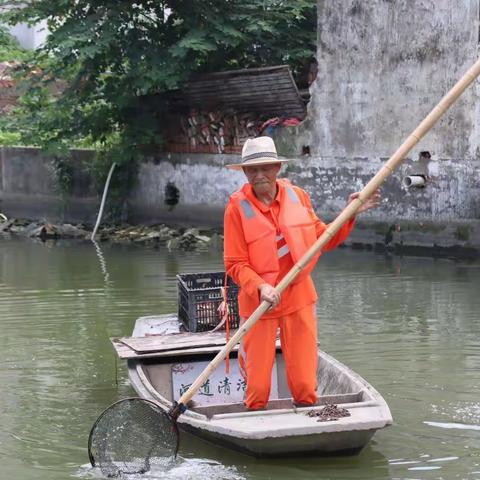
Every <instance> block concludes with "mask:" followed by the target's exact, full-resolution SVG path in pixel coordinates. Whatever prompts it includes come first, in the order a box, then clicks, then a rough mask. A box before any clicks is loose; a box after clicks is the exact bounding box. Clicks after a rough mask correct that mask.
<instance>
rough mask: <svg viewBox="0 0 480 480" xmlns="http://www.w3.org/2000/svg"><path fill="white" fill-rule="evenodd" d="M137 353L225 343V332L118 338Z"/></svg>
mask: <svg viewBox="0 0 480 480" xmlns="http://www.w3.org/2000/svg"><path fill="white" fill-rule="evenodd" d="M118 340H119V341H120V342H122V343H124V344H125V345H127V346H128V347H130V348H131V349H132V350H135V351H136V352H137V353H150V352H162V351H165V350H180V349H181V350H183V349H189V348H198V347H211V346H216V345H225V343H226V342H225V332H224V331H219V332H204V333H191V332H184V333H175V334H170V335H152V336H149V337H124V338H119V339H118Z"/></svg>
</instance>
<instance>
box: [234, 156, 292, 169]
mask: <svg viewBox="0 0 480 480" xmlns="http://www.w3.org/2000/svg"><path fill="white" fill-rule="evenodd" d="M289 160H290V159H289V158H277V159H273V158H271V157H263V158H262V157H261V158H256V159H255V160H247V161H246V162H243V163H230V164H228V165H225V166H226V167H227V168H229V169H230V170H241V169H242V168H243V167H250V166H255V165H267V164H272V163H285V162H288V161H289Z"/></svg>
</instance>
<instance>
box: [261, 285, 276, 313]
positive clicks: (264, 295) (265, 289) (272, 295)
mask: <svg viewBox="0 0 480 480" xmlns="http://www.w3.org/2000/svg"><path fill="white" fill-rule="evenodd" d="M258 291H259V292H260V301H263V300H266V301H267V302H269V303H271V304H272V306H271V307H270V308H272V309H273V308H275V307H276V306H277V305H278V304H279V303H280V293H278V292H277V291H276V290H275V288H274V287H272V286H271V285H270V284H268V283H262V284H261V285H260V286H259V287H258Z"/></svg>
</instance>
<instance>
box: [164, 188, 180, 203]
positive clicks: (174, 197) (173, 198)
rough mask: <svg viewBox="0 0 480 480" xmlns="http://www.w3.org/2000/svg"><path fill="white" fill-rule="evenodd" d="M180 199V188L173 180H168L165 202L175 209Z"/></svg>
mask: <svg viewBox="0 0 480 480" xmlns="http://www.w3.org/2000/svg"><path fill="white" fill-rule="evenodd" d="M179 200H180V190H179V189H178V188H177V186H176V185H175V184H174V183H173V182H167V184H166V185H165V204H166V205H168V207H169V210H173V207H175V205H176V204H177V203H178V201H179Z"/></svg>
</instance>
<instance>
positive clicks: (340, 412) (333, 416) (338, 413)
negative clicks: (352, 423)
mask: <svg viewBox="0 0 480 480" xmlns="http://www.w3.org/2000/svg"><path fill="white" fill-rule="evenodd" d="M306 415H308V416H309V417H318V419H317V422H332V421H334V420H338V419H339V418H341V417H349V416H350V412H349V411H348V410H347V409H346V408H341V407H338V406H337V405H334V404H333V403H327V404H326V405H325V406H324V407H323V408H322V409H321V410H310V411H309V412H307V413H306Z"/></svg>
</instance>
